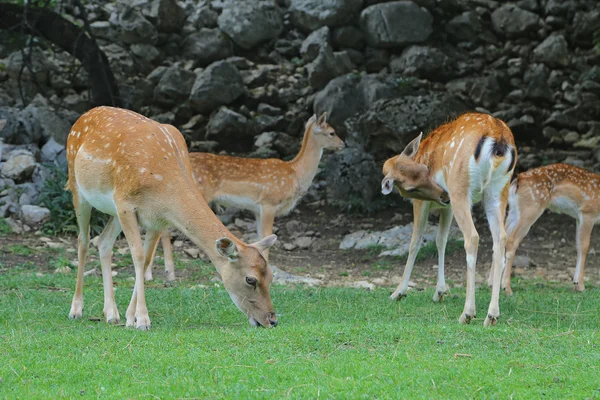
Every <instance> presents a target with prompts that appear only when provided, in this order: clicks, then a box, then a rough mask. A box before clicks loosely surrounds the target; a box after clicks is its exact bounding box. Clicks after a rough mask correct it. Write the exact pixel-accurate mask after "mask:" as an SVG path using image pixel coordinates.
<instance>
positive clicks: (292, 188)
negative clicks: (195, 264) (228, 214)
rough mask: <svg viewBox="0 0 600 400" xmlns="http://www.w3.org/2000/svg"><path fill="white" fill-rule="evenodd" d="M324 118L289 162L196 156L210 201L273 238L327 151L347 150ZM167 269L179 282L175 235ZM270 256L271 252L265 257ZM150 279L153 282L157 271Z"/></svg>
mask: <svg viewBox="0 0 600 400" xmlns="http://www.w3.org/2000/svg"><path fill="white" fill-rule="evenodd" d="M326 118H327V114H326V113H323V114H322V115H321V116H320V117H319V118H318V119H317V116H316V115H313V116H312V117H311V118H310V119H309V120H308V122H307V123H306V127H305V131H304V139H303V140H302V147H301V149H300V152H299V153H298V155H297V156H296V157H295V158H294V159H293V160H291V161H289V162H286V161H283V160H279V159H276V158H271V159H260V158H241V157H229V156H222V155H214V154H209V153H190V163H191V165H192V171H193V173H194V177H195V179H196V183H197V185H198V188H199V189H200V191H201V192H202V196H204V199H205V200H206V201H207V202H208V203H210V202H214V203H217V204H219V205H224V206H234V207H238V208H241V209H245V210H250V211H252V212H254V214H255V215H256V220H257V230H258V235H259V237H260V238H264V237H266V236H268V235H270V234H271V233H273V221H274V219H275V217H276V216H281V215H287V214H288V213H289V212H290V211H292V210H293V209H294V207H295V206H296V203H297V202H298V201H299V200H300V199H301V198H302V196H304V194H305V193H306V192H307V191H308V188H309V187H310V185H311V183H312V181H313V179H314V177H315V175H316V174H317V172H318V169H319V161H320V160H321V156H322V154H323V150H324V149H342V148H344V142H343V141H342V139H340V138H339V137H338V136H337V135H336V134H335V131H334V129H333V128H332V127H331V126H330V125H329V124H328V123H327V121H326ZM162 244H163V251H164V255H165V270H166V273H167V279H168V280H174V279H175V274H174V264H173V256H172V248H171V239H170V237H169V232H168V231H167V232H165V233H164V234H163V237H162ZM265 256H266V257H268V252H265ZM146 279H152V272H151V269H150V268H148V270H147V272H146Z"/></svg>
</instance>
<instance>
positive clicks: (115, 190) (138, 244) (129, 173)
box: [66, 107, 277, 330]
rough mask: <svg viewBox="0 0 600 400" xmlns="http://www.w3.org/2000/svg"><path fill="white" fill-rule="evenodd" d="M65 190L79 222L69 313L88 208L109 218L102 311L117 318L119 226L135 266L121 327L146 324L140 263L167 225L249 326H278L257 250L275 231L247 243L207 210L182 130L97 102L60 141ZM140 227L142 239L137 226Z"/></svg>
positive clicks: (85, 243) (103, 241) (74, 308)
mask: <svg viewBox="0 0 600 400" xmlns="http://www.w3.org/2000/svg"><path fill="white" fill-rule="evenodd" d="M67 162H68V167H69V179H68V182H67V187H66V188H68V189H70V190H71V192H72V193H73V204H74V206H75V212H76V214H77V225H78V227H79V249H78V256H79V263H78V269H77V285H76V289H75V295H74V297H73V303H72V305H71V312H70V315H69V317H70V318H80V317H81V316H82V313H83V272H84V268H85V263H86V257H87V252H88V247H89V240H90V235H89V230H90V213H91V211H92V207H93V208H96V209H97V210H99V211H102V212H104V213H107V214H110V215H111V216H112V217H111V218H110V220H109V222H108V223H107V225H106V227H105V228H104V230H103V231H102V234H101V235H100V238H99V242H98V250H99V254H100V263H101V265H102V278H103V281H104V315H105V317H106V321H107V322H109V323H116V322H118V321H119V311H118V310H117V306H116V304H115V299H114V292H113V282H112V275H111V256H112V248H113V245H114V243H115V240H116V238H117V236H118V235H119V233H120V232H121V230H122V231H123V232H124V233H125V238H126V239H127V242H128V244H129V248H130V250H131V255H132V258H133V264H134V267H135V286H134V289H133V295H132V297H131V302H130V304H129V307H128V308H127V313H126V317H127V326H135V327H136V328H138V329H142V330H145V329H149V328H150V318H149V316H148V309H147V307H146V298H145V294H144V268H146V267H147V266H148V264H149V262H150V261H151V257H150V255H152V254H153V253H154V251H155V249H156V245H157V243H158V239H159V238H160V235H161V232H163V231H164V230H165V228H167V226H169V225H173V226H175V227H176V228H177V229H179V230H180V231H182V232H183V233H184V234H185V235H187V236H188V237H189V238H190V239H191V240H192V241H193V242H194V243H195V244H196V245H198V246H199V247H200V248H201V249H202V250H203V251H205V252H206V253H207V254H208V256H209V257H210V259H211V261H212V262H213V264H214V265H215V267H216V269H217V271H218V272H219V274H220V275H221V278H222V279H223V284H224V286H225V289H226V290H227V291H228V292H229V295H230V296H231V298H232V299H233V301H234V303H235V304H236V305H237V307H238V308H239V309H240V310H241V311H242V312H244V313H245V314H246V315H247V316H248V320H249V322H250V323H251V324H252V325H255V326H257V325H262V326H266V327H271V326H275V325H277V318H276V316H275V312H274V310H273V304H272V302H271V296H270V292H269V290H270V284H271V281H272V279H273V274H272V272H271V269H270V268H269V266H268V264H267V262H266V258H265V256H264V252H265V251H266V250H267V249H268V248H269V247H270V246H271V245H273V243H274V242H275V240H276V239H277V237H276V236H275V235H272V236H268V237H266V238H263V239H262V240H261V241H259V242H257V243H254V244H250V245H248V244H245V243H243V242H242V241H240V240H238V239H236V238H235V236H233V235H232V234H231V232H229V231H228V230H227V228H225V227H224V226H223V224H222V223H221V221H219V219H218V218H217V217H216V216H215V215H214V214H213V212H212V211H211V210H210V208H209V207H208V204H207V203H206V202H205V201H204V199H203V198H202V194H201V193H200V191H199V190H198V187H197V186H196V184H195V183H194V180H193V177H192V169H191V166H190V161H189V158H188V151H187V147H186V145H185V141H184V139H183V136H182V135H181V133H180V132H179V131H178V130H177V129H175V128H174V127H173V126H171V125H163V124H159V123H158V122H155V121H153V120H151V119H148V118H146V117H143V116H141V115H139V114H136V113H134V112H132V111H128V110H123V109H118V108H112V107H98V108H94V109H92V110H90V111H88V112H87V113H85V114H83V115H82V116H81V117H80V118H79V119H78V120H77V122H76V123H75V125H73V128H72V130H71V132H70V134H69V137H68V139H67ZM138 226H142V227H143V228H144V229H146V231H147V232H146V237H145V241H144V243H143V244H142V239H141V235H140V231H139V227H138Z"/></svg>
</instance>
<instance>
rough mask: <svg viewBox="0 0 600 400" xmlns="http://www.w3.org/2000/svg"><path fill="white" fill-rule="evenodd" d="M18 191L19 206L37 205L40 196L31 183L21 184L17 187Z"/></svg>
mask: <svg viewBox="0 0 600 400" xmlns="http://www.w3.org/2000/svg"><path fill="white" fill-rule="evenodd" d="M18 190H19V191H20V192H21V195H20V196H19V204H20V205H21V206H24V205H27V204H36V203H38V201H39V195H40V194H39V192H38V190H37V187H36V185H34V184H33V183H30V182H26V183H22V184H20V185H18Z"/></svg>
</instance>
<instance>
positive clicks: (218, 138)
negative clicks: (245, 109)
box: [206, 107, 255, 151]
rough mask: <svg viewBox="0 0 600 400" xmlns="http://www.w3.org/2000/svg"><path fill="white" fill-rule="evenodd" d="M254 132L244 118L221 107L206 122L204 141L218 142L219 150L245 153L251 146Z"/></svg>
mask: <svg viewBox="0 0 600 400" xmlns="http://www.w3.org/2000/svg"><path fill="white" fill-rule="evenodd" d="M254 132H255V131H254V129H253V128H252V126H251V123H250V121H248V119H247V118H246V117H245V116H243V115H242V114H239V113H236V112H235V111H232V110H230V109H229V108H227V107H221V108H219V110H218V111H217V112H216V113H214V114H213V115H212V116H211V118H210V121H208V126H207V128H206V140H214V141H215V142H218V143H219V148H221V149H225V150H230V151H244V150H246V151H247V150H248V148H249V147H250V146H252V141H253V138H254Z"/></svg>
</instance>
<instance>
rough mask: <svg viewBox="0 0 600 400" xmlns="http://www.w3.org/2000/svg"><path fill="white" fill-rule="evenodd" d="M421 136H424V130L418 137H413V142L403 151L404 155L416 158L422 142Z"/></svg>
mask: <svg viewBox="0 0 600 400" xmlns="http://www.w3.org/2000/svg"><path fill="white" fill-rule="evenodd" d="M421 137H423V132H421V133H420V134H419V136H417V137H416V138H414V139H413V141H412V142H410V143H409V144H407V145H406V148H405V149H404V151H402V155H404V156H406V157H408V158H410V159H414V158H415V156H416V155H417V152H418V151H419V145H420V144H421Z"/></svg>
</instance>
